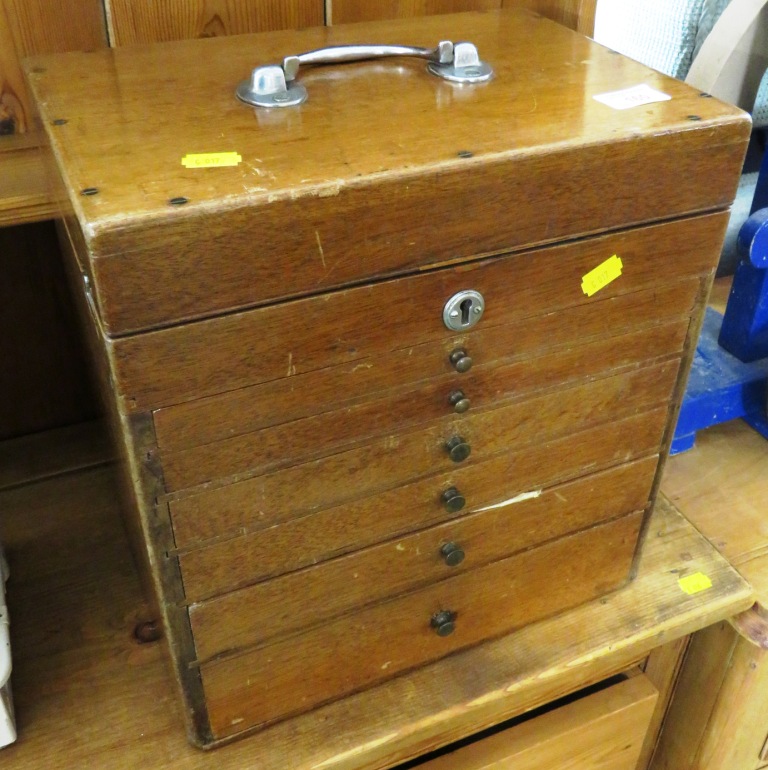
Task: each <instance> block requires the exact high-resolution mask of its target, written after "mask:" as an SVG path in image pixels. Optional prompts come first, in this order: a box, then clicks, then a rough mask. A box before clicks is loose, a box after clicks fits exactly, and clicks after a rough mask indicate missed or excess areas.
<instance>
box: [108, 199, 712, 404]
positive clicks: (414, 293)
mask: <svg viewBox="0 0 768 770" xmlns="http://www.w3.org/2000/svg"><path fill="white" fill-rule="evenodd" d="M725 216H726V215H725V214H722V213H718V214H710V215H707V216H702V217H692V218H690V219H685V220H681V221H677V222H673V223H668V224H663V225H654V226H649V227H643V228H638V229H636V230H630V231H623V232H620V233H614V234H610V235H606V236H601V237H597V238H592V239H587V240H583V241H577V242H573V243H569V244H566V245H561V246H553V247H550V248H545V249H540V250H535V251H530V252H524V253H520V254H513V255H509V256H506V257H501V258H496V259H491V260H484V261H479V262H475V263H472V264H465V265H462V266H461V267H457V268H452V269H448V268H445V269H440V270H435V271H433V272H428V273H424V274H421V275H416V276H410V277H406V278H401V279H397V280H393V281H383V282H380V283H376V284H372V285H366V286H359V287H356V288H350V289H345V290H341V291H337V292H335V293H329V294H324V295H320V296H316V297H310V298H308V299H305V300H298V301H294V302H285V303H283V304H279V305H274V306H271V307H265V308H260V309H255V310H251V311H248V312H245V313H236V314H233V315H228V316H223V317H220V318H215V319H211V320H208V321H200V322H196V323H191V324H187V325H182V326H176V327H172V328H168V329H163V330H159V331H154V332H149V333H146V334H140V335H136V336H132V337H125V338H118V339H115V340H108V341H107V344H108V346H109V348H110V352H111V357H112V363H113V369H114V377H115V387H116V389H117V392H118V394H119V395H120V396H122V398H123V400H124V403H125V406H126V408H127V409H128V410H139V411H143V410H148V409H155V408H159V407H161V406H168V405H171V404H177V403H180V402H184V401H192V400H194V399H197V398H202V397H204V396H210V395H214V394H216V393H222V392H225V391H233V390H237V389H238V388H243V387H247V386H251V385H255V384H258V383H263V382H270V381H273V380H280V379H288V378H289V377H290V376H292V375H302V374H305V373H307V372H311V371H316V370H319V369H323V368H327V367H331V366H339V365H344V364H350V363H353V362H358V363H359V362H363V361H364V360H365V359H368V358H371V357H373V358H375V357H377V356H379V355H381V354H383V353H387V352H389V351H392V350H403V349H407V348H409V347H410V346H415V345H420V344H424V343H433V344H441V343H443V342H445V341H446V340H447V339H450V340H452V341H453V340H455V338H457V336H459V335H456V334H450V333H449V332H448V331H447V329H446V327H445V325H444V323H443V318H442V314H443V306H444V304H445V302H446V301H447V300H448V298H449V297H451V296H453V295H454V294H455V293H456V292H458V291H461V290H463V289H475V290H477V291H479V292H481V293H482V294H483V296H484V297H485V313H484V315H483V317H482V320H481V322H480V324H479V325H478V326H477V327H476V328H477V329H478V330H479V329H480V328H481V327H482V329H490V328H494V327H502V326H505V325H507V324H512V323H516V322H518V321H522V320H523V319H526V318H535V317H536V316H541V315H545V314H547V313H554V312H560V311H563V310H566V309H568V308H578V307H587V306H591V307H592V308H593V309H594V315H595V316H596V319H598V320H597V323H598V324H602V328H603V332H604V333H607V332H609V331H610V328H609V327H608V326H607V325H606V323H605V319H604V318H603V315H602V307H603V302H605V301H606V300H609V299H611V298H614V297H619V296H622V295H630V294H633V293H635V292H638V291H643V290H648V289H651V288H653V287H659V288H662V287H666V286H669V285H671V284H673V283H675V282H676V281H679V280H683V279H686V278H691V277H694V276H700V275H708V274H709V273H710V272H711V270H712V265H713V264H715V263H716V261H717V255H716V253H714V252H715V251H716V249H715V244H718V243H720V238H721V234H722V228H723V223H724V221H725V219H724V217H725ZM702 244H705V246H702ZM614 254H617V255H619V256H620V257H621V259H622V260H623V263H624V269H623V274H622V275H621V277H620V278H618V279H617V280H614V281H613V282H612V283H610V284H609V285H607V286H605V287H604V288H603V289H602V290H600V291H598V292H597V293H596V294H594V295H593V296H591V297H588V296H586V295H585V294H584V292H583V290H582V279H583V277H584V276H585V275H586V274H587V273H590V272H591V271H592V270H594V268H596V267H598V266H599V265H600V264H601V263H603V262H604V261H605V260H607V259H608V258H610V257H611V256H612V255H614ZM682 309H683V308H681V310H682ZM655 317H656V316H655V311H654V313H653V315H652V316H651V318H655ZM592 328H593V329H594V327H592ZM587 333H588V330H587ZM468 341H469V337H468ZM492 355H493V356H496V355H498V352H494V353H492ZM444 367H445V364H441V365H440V370H439V371H435V372H433V376H436V375H439V374H441V373H443V372H444V371H445V368H444ZM392 375H393V376H392V378H391V380H390V381H389V382H390V383H395V384H396V382H397V372H393V373H392Z"/></svg>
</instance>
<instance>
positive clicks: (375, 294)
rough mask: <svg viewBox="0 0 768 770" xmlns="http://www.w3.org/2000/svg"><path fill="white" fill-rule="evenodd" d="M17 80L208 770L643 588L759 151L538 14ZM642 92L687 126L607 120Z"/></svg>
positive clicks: (648, 112)
mask: <svg viewBox="0 0 768 770" xmlns="http://www.w3.org/2000/svg"><path fill="white" fill-rule="evenodd" d="M447 40H453V41H460V40H470V41H472V43H473V44H475V45H476V47H477V51H478V52H479V55H480V57H481V59H482V61H483V62H487V63H488V64H490V65H491V66H492V67H493V71H494V74H493V78H492V79H490V80H488V81H487V82H479V83H466V84H457V83H455V82H451V81H448V80H442V79H440V78H438V77H436V76H435V75H433V74H432V73H430V72H428V71H427V68H426V67H425V62H424V61H423V60H421V59H420V58H412V57H405V56H401V57H397V58H394V59H391V60H384V59H381V60H366V61H360V62H356V63H345V64H343V65H340V66H322V67H316V68H314V67H307V66H303V67H302V68H301V71H300V73H299V74H298V77H297V79H296V80H295V81H293V82H294V83H299V84H301V85H302V86H305V87H306V90H307V93H308V98H307V100H306V102H305V103H303V104H301V105H300V106H294V107H289V106H286V107H280V106H273V107H269V108H262V107H252V106H248V105H246V104H244V103H242V102H241V101H238V100H237V99H236V98H235V88H236V87H237V86H238V84H239V83H240V82H241V81H244V80H245V81H246V82H250V81H248V78H249V77H250V74H249V73H250V72H251V70H252V69H253V68H254V66H256V65H259V64H266V63H270V62H275V61H278V62H279V61H283V59H284V58H285V57H286V56H289V55H291V54H299V53H301V52H304V51H311V50H314V49H323V48H327V47H332V46H339V45H348V44H359V43H377V44H382V45H384V44H386V45H396V44H408V45H418V46H428V47H431V46H434V45H435V44H436V43H437V42H438V41H447ZM439 50H440V51H442V53H435V54H433V58H434V57H435V56H443V57H444V58H445V57H447V56H450V55H454V54H455V56H456V59H454V60H453V63H454V65H456V66H457V67H458V61H459V54H458V51H459V50H460V48H459V46H456V47H455V48H454V47H451V49H450V50H449V49H447V48H446V47H445V46H442V47H441V48H440V49H439ZM446 51H447V52H448V53H446ZM451 51H453V52H454V54H451ZM291 66H292V65H290V61H286V65H285V68H286V71H289V74H290V67H291ZM468 67H469V68H470V69H471V68H472V67H474V68H475V69H478V65H472V64H470V65H468ZM27 69H28V77H29V80H30V83H31V86H32V89H33V91H34V93H35V97H36V100H37V104H38V107H39V110H40V116H41V120H42V122H43V124H44V126H45V129H46V132H47V134H48V137H49V140H50V156H51V160H52V167H53V168H55V169H56V171H55V173H54V176H55V177H56V180H57V181H56V184H57V185H58V188H59V190H60V200H61V206H62V220H61V222H62V227H61V233H62V238H63V240H64V241H65V244H68V246H69V252H70V257H71V259H70V268H71V270H72V273H73V276H74V278H75V282H76V284H77V287H78V288H77V291H78V293H79V294H80V295H81V296H82V297H83V298H85V300H86V302H84V303H83V304H84V306H87V307H88V311H89V312H88V315H89V320H88V322H87V325H88V327H89V328H90V329H91V331H92V333H93V334H92V336H93V339H94V344H95V347H96V349H97V351H98V352H99V357H100V360H101V374H102V381H103V384H104V391H105V393H106V394H107V397H108V398H107V400H108V402H109V404H110V408H111V410H112V413H113V422H114V425H115V427H116V429H117V434H118V438H119V440H120V441H121V443H122V445H123V449H124V460H125V469H126V478H127V480H128V482H129V484H128V486H129V487H130V495H131V498H132V503H131V504H130V505H129V510H128V511H127V516H126V519H127V521H128V523H129V527H130V528H131V530H132V532H133V534H134V536H135V541H136V544H137V547H138V551H139V553H140V554H142V555H143V558H144V560H145V562H146V570H145V572H146V575H147V577H148V580H149V583H150V584H151V586H152V588H153V591H154V594H155V596H156V599H157V607H158V611H159V612H160V614H161V615H162V617H163V619H164V625H165V630H166V635H167V637H168V643H169V644H168V646H169V649H170V651H171V655H172V659H173V663H174V668H175V671H176V674H177V677H178V680H179V683H180V687H181V692H182V695H183V698H184V702H185V706H186V712H187V714H188V718H189V724H188V726H189V733H190V736H191V738H192V740H194V741H195V742H197V743H199V744H202V745H212V744H215V743H218V742H221V741H224V740H227V739H230V738H232V737H233V736H237V735H240V734H243V733H245V732H248V731H253V730H254V729H260V728H263V727H264V726H265V725H269V724H271V723H274V722H275V721H277V720H285V719H290V718H291V717H292V716H294V715H297V714H300V713H302V712H306V711H308V710H311V709H313V708H315V707H317V706H319V705H321V704H323V703H326V702H329V701H332V700H336V699H340V698H344V697H345V696H347V695H350V694H352V693H356V692H359V691H361V690H364V689H365V688H370V687H375V686H376V685H377V684H379V683H381V682H383V681H385V680H387V679H389V678H391V677H395V676H402V675H406V676H407V674H408V672H410V671H414V670H416V669H419V668H422V667H424V666H433V667H434V669H435V672H436V676H439V671H440V660H441V659H445V658H446V656H449V655H450V654H451V653H452V652H455V651H458V650H462V649H466V648H468V647H470V646H472V645H477V644H480V643H482V642H483V641H485V640H489V639H492V638H497V637H499V636H501V635H504V634H508V633H510V632H512V631H514V630H515V629H516V628H519V627H521V626H523V625H525V624H528V623H531V622H533V621H536V620H537V619H541V618H544V617H547V616H550V615H552V614H554V613H557V612H559V611H562V610H564V609H566V608H568V607H571V606H575V605H577V604H580V603H583V602H586V601H589V600H591V599H594V598H597V597H600V596H602V595H603V594H605V593H607V592H609V591H613V590H616V589H618V588H620V587H621V586H622V585H624V584H625V583H626V581H627V580H629V579H630V578H631V574H632V566H633V562H634V560H635V558H636V554H637V552H638V549H639V548H640V546H641V543H642V535H643V532H644V523H645V520H646V517H647V515H648V512H649V510H650V507H651V505H652V503H653V499H654V496H655V493H656V488H657V484H658V475H659V468H660V463H661V460H662V459H663V458H664V456H665V454H666V452H667V448H668V443H669V438H670V430H671V427H672V423H673V420H674V416H675V413H676V406H677V404H678V402H679V399H680V395H681V390H682V386H683V384H684V378H685V374H686V371H687V367H688V364H689V361H690V357H691V354H692V347H693V345H694V344H695V334H696V332H697V328H698V324H699V322H700V316H701V311H702V307H703V303H704V300H705V298H706V295H707V292H708V290H709V286H710V283H711V278H712V275H713V270H714V266H715V264H716V262H717V259H718V255H719V248H720V244H721V241H722V236H723V232H724V228H725V224H726V221H727V212H726V210H727V208H728V206H729V205H730V202H731V200H732V198H733V196H734V193H735V189H736V184H737V179H738V173H739V170H740V164H741V161H742V158H743V154H744V150H745V145H746V141H747V138H748V135H749V119H748V117H747V116H745V115H744V114H743V113H740V112H739V111H738V110H735V109H733V108H731V107H728V106H726V105H724V104H722V103H719V102H718V101H716V100H714V99H710V98H706V95H701V94H699V93H698V92H696V91H693V90H691V89H690V88H689V87H687V86H685V85H684V84H681V83H679V82H676V81H674V80H671V79H668V78H665V77H663V76H661V75H659V74H657V73H654V72H652V71H650V70H648V69H646V68H644V67H642V66H641V65H639V64H636V63H634V62H631V61H629V60H626V59H624V58H622V57H620V56H618V55H616V54H614V53H612V52H610V51H608V50H606V49H604V48H602V47H600V46H597V45H595V44H593V43H591V42H590V41H588V40H587V39H585V38H582V37H580V36H578V35H576V34H574V33H571V32H569V31H568V30H566V29H564V28H561V27H559V26H558V25H556V24H553V23H551V22H548V21H545V20H542V19H541V18H539V17H538V16H536V15H534V14H532V13H529V12H511V11H510V12H507V11H504V12H490V13H472V14H458V15H454V16H443V17H431V18H426V19H419V20H408V21H400V22H386V23H375V24H360V25H349V26H344V27H336V28H323V29H311V30H305V31H301V32H291V33H270V34H264V35H254V36H248V37H245V36H244V37H235V38H226V39H211V40H202V41H188V42H180V43H172V44H166V45H155V46H147V47H140V48H126V49H118V50H112V51H100V52H95V53H87V54H86V53H84V54H71V55H64V56H57V57H40V58H38V59H35V60H32V61H31V62H29V63H28V65H27ZM289 85H290V78H289ZM637 86H641V87H648V88H651V89H655V90H656V91H658V92H661V93H662V94H663V97H662V96H657V97H656V98H659V99H662V98H663V100H661V101H654V102H651V103H648V104H639V105H638V104H635V106H632V107H630V108H628V109H619V107H622V106H626V104H624V105H622V104H621V103H614V104H613V106H612V105H611V104H610V103H609V104H604V103H602V102H600V101H598V100H595V99H593V97H594V96H600V95H603V94H606V93H610V92H615V91H624V89H629V88H635V87H637ZM292 87H293V86H291V88H292ZM280 93H282V92H280ZM633 95H635V92H629V93H628V94H624V95H623V96H622V95H620V96H619V97H618V98H619V99H622V98H623V99H624V100H625V102H626V100H627V99H631V98H632V97H633ZM667 97H669V98H667ZM552 644H553V645H557V644H558V640H557V639H556V638H553V639H552Z"/></svg>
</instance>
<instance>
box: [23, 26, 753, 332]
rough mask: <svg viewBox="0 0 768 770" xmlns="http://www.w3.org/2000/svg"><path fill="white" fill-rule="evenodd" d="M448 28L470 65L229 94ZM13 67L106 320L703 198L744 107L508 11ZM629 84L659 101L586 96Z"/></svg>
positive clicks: (272, 295) (732, 182)
mask: <svg viewBox="0 0 768 770" xmlns="http://www.w3.org/2000/svg"><path fill="white" fill-rule="evenodd" d="M462 40H464V41H466V40H469V41H471V42H472V43H473V44H474V45H475V46H476V48H477V51H478V52H479V56H480V58H481V59H482V61H483V62H487V63H488V64H489V65H490V66H491V67H492V68H493V72H494V74H493V78H492V79H491V80H489V81H487V82H480V83H476V84H462V83H456V82H452V81H451V80H445V79H441V78H439V77H435V76H434V75H433V74H431V73H430V72H429V71H428V69H427V66H426V63H425V62H424V61H423V60H422V59H421V58H413V57H405V56H401V57H397V58H393V59H372V60H366V61H358V62H355V63H345V64H337V65H326V66H314V67H310V66H306V64H305V63H301V64H300V67H299V72H298V75H297V77H296V80H295V81H294V82H296V83H300V84H301V86H303V87H305V88H306V90H307V93H308V99H307V100H306V101H305V102H304V103H303V104H301V105H300V106H295V107H285V108H279V107H273V108H266V109H265V108H258V107H252V106H248V105H246V104H244V103H243V102H242V101H239V100H238V99H237V98H236V96H235V90H236V88H237V87H238V85H239V84H240V83H241V82H242V81H244V80H248V79H249V78H250V75H251V72H252V70H253V69H254V67H256V66H258V65H262V64H270V63H275V62H283V61H284V59H285V57H287V56H290V55H292V54H300V53H302V52H306V51H312V50H314V49H321V48H325V47H328V46H337V45H348V44H361V43H376V44H381V45H408V46H420V47H426V48H431V47H434V46H436V45H437V44H438V42H439V41H454V42H455V41H462ZM443 53H444V52H443ZM438 58H439V57H438ZM290 61H291V60H290V59H289V76H290V74H291V67H292V66H295V62H294V64H290ZM430 66H433V67H434V65H430ZM470 66H472V64H471V63H470ZM27 74H28V78H29V80H30V83H31V86H32V90H33V92H34V95H35V97H36V99H37V103H38V107H39V110H40V115H41V118H42V121H43V123H44V125H45V128H46V131H47V133H48V137H49V140H50V144H51V149H52V156H53V158H54V159H55V162H56V164H57V167H58V170H59V174H60V177H61V179H62V180H63V182H64V185H65V188H66V190H67V193H66V195H65V196H64V204H65V212H64V213H65V214H66V215H67V223H68V226H69V228H70V231H71V232H72V235H73V241H74V242H76V243H79V244H80V246H79V247H78V249H77V250H78V251H79V252H81V254H80V260H81V265H82V267H83V269H84V271H85V272H87V273H88V274H89V278H90V281H91V283H92V288H93V291H94V296H95V300H96V304H97V307H98V310H99V313H100V316H101V321H102V323H103V325H104V328H105V330H106V332H107V333H108V334H111V335H122V334H126V333H131V332H135V331H139V330H144V329H150V328H157V327H162V326H168V325H172V324H175V323H179V322H182V321H187V320H191V319H197V318H204V317H210V316H212V315H216V314H218V313H222V312H227V311H232V310H236V309H241V308H246V307H252V306H255V305H259V304H264V303H268V302H273V301H277V300H280V299H283V298H286V297H294V296H302V295H306V294H310V293H315V292H319V291H324V290H328V289H333V288H337V287H340V286H344V285H349V284H352V283H361V282H364V281H368V280H372V279H376V278H381V277H384V276H391V275H397V274H405V273H408V272H413V271H416V270H422V269H425V268H430V267H435V266H438V265H441V264H446V263H455V262H460V261H463V260H467V259H472V258H477V257H480V256H484V255H488V254H495V253H501V252H505V251H514V250H519V249H522V248H523V247H528V246H531V245H535V244H542V243H547V242H553V241H557V240H561V239H564V238H573V237H579V236H582V235H586V234H590V233H596V232H601V231H606V230H611V229H617V228H621V227H626V226H629V225H633V224H640V223H644V222H651V221H658V220H663V219H669V218H673V217H677V216H683V215H687V214H690V213H693V212H700V211H707V210H712V209H717V208H724V207H726V206H728V205H729V204H730V202H731V200H732V199H733V196H734V194H735V189H736V183H737V179H738V172H739V169H740V164H741V161H742V158H743V153H744V149H745V143H746V140H747V137H748V134H749V127H750V123H749V118H748V117H747V116H746V115H745V114H744V113H741V112H740V111H738V110H736V109H735V108H732V107H729V106H727V105H724V104H722V103H720V102H718V101H717V100H715V99H709V98H704V97H703V96H702V95H700V94H699V93H698V92H697V91H695V90H693V89H691V88H689V87H688V86H686V85H684V84H683V83H680V82H678V81H675V80H673V79H670V78H667V77H665V76H663V75H660V74H658V73H656V72H653V71H652V70H649V69H647V68H645V67H643V66H642V65H640V64H638V63H636V62H633V61H630V60H628V59H625V58H624V57H621V56H619V55H617V54H614V53H613V52H611V51H609V50H607V49H605V48H603V47H602V46H599V45H597V44H595V43H593V42H591V41H589V40H588V39H586V38H583V37H581V36H579V35H577V34H576V33H573V32H571V31H569V30H567V29H565V28H564V27H561V26H559V25H557V24H554V23H552V22H549V21H547V20H544V19H541V18H540V17H538V16H536V15H535V14H532V13H530V12H527V11H500V12H487V13H465V14H455V15H450V16H432V17H425V18H421V19H407V20H398V21H388V22H377V23H366V24H353V25H346V26H339V27H330V28H317V29H309V30H303V31H298V32H276V33H266V34H258V35H245V36H237V37H229V38H214V39H206V40H194V41H180V42H175V43H166V44H158V45H151V46H142V47H131V48H120V49H114V50H104V51H97V52H93V53H75V54H59V55H55V56H47V57H38V58H36V59H33V60H31V61H29V62H27ZM273 74H274V73H273ZM636 86H641V87H644V88H645V87H650V88H652V89H655V90H657V91H660V92H662V93H663V94H665V95H666V96H668V97H670V98H669V99H665V100H663V101H658V102H654V103H649V104H643V105H638V106H634V107H631V108H629V109H617V108H616V106H611V105H608V104H605V103H602V102H601V101H598V100H596V99H595V98H593V97H595V96H599V95H602V94H605V93H608V92H614V91H619V90H622V89H627V88H631V87H636Z"/></svg>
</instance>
